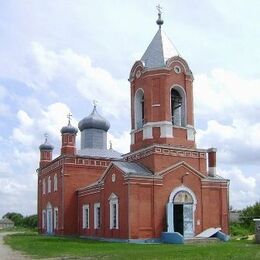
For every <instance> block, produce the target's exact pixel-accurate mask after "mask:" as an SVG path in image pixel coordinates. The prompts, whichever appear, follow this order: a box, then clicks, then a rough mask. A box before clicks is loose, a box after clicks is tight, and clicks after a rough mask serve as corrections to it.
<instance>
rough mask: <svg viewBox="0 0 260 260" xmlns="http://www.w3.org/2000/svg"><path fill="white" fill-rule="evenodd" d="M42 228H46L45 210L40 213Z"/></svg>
mask: <svg viewBox="0 0 260 260" xmlns="http://www.w3.org/2000/svg"><path fill="white" fill-rule="evenodd" d="M42 228H43V229H44V228H46V210H43V211H42Z"/></svg>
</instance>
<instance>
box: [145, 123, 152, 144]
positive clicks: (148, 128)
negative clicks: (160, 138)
mask: <svg viewBox="0 0 260 260" xmlns="http://www.w3.org/2000/svg"><path fill="white" fill-rule="evenodd" d="M152 138H153V128H152V127H151V126H149V125H147V124H146V125H144V127H143V140H144V139H152Z"/></svg>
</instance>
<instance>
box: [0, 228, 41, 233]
mask: <svg viewBox="0 0 260 260" xmlns="http://www.w3.org/2000/svg"><path fill="white" fill-rule="evenodd" d="M28 231H32V232H33V231H37V229H29V228H26V227H11V228H2V229H0V233H5V232H28Z"/></svg>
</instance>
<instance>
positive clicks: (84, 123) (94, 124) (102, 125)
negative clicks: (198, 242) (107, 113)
mask: <svg viewBox="0 0 260 260" xmlns="http://www.w3.org/2000/svg"><path fill="white" fill-rule="evenodd" d="M78 127H79V130H80V131H83V130H84V129H89V128H95V129H101V130H104V131H108V129H109V128H110V123H109V122H108V121H107V120H106V119H105V118H104V117H102V116H101V115H100V114H99V113H98V112H97V107H96V105H94V108H93V110H92V112H91V114H90V115H89V116H87V117H85V118H83V119H82V120H81V121H79V124H78Z"/></svg>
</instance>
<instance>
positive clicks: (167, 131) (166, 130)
mask: <svg viewBox="0 0 260 260" xmlns="http://www.w3.org/2000/svg"><path fill="white" fill-rule="evenodd" d="M172 129H173V127H172V125H162V126H160V132H161V135H160V138H167V137H168V138H171V137H173V131H172Z"/></svg>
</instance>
